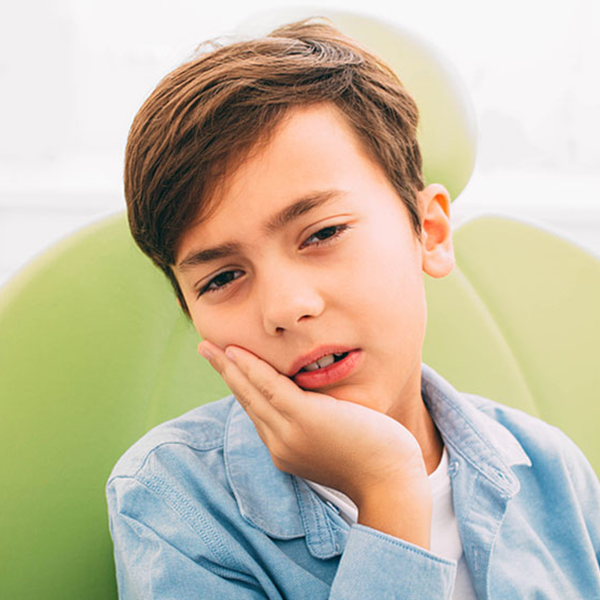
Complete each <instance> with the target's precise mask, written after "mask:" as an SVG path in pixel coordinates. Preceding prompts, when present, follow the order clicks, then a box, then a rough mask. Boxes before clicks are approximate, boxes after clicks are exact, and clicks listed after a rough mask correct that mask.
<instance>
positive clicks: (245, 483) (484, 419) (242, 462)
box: [224, 365, 531, 559]
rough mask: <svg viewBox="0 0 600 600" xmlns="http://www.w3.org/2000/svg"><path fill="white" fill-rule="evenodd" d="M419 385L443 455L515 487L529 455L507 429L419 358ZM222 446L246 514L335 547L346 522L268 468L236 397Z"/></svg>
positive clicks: (279, 532)
mask: <svg viewBox="0 0 600 600" xmlns="http://www.w3.org/2000/svg"><path fill="white" fill-rule="evenodd" d="M422 392H423V398H424V400H425V403H426V404H427V407H428V409H429V411H430V414H431V416H432V418H433V420H434V421H435V423H436V425H437V427H438V429H439V430H440V433H441V435H442V438H443V439H444V443H445V444H446V446H447V448H448V454H449V458H450V460H451V461H452V460H453V458H455V457H456V456H457V455H460V456H461V457H462V458H463V459H464V460H466V461H467V462H468V463H469V464H470V465H471V466H472V467H474V468H475V469H476V470H477V471H479V472H480V473H482V474H483V475H484V476H485V477H487V478H488V479H490V480H491V481H492V482H493V483H495V484H496V486H497V487H498V488H499V489H500V491H501V492H503V493H504V494H505V495H507V496H513V495H514V494H516V493H517V492H518V490H519V482H518V479H517V477H516V476H515V475H514V473H513V472H512V470H511V468H510V467H512V466H515V465H521V464H525V465H531V462H530V460H529V458H528V457H527V455H526V454H525V451H524V450H523V448H522V447H521V445H520V444H519V442H518V441H517V440H516V438H515V437H514V436H513V435H512V433H511V432H510V431H509V430H508V429H506V428H505V427H504V426H503V425H501V424H500V423H499V422H497V421H495V420H494V419H493V418H491V417H489V416H487V415H486V414H484V413H483V412H482V411H481V410H479V408H478V407H477V406H476V405H475V404H474V403H473V402H470V401H469V400H468V399H466V397H465V395H464V394H460V393H459V392H457V391H456V390H455V389H454V388H453V387H452V386H451V385H450V384H449V383H448V382H447V381H445V380H444V379H443V378H442V377H441V376H440V375H438V374H437V373H436V372H435V371H434V370H433V369H431V368H430V367H428V366H426V365H422ZM224 453H225V467H226V471H227V477H228V480H229V484H230V486H231V489H232V490H233V494H234V496H235V499H236V501H237V504H238V508H239V511H240V514H241V515H242V517H243V518H244V519H245V520H246V521H248V522H249V523H251V524H252V525H253V526H255V527H257V528H258V529H260V530H261V531H263V532H264V533H266V534H267V535H269V536H270V537H273V538H277V539H293V538H298V537H302V536H306V542H307V545H308V549H309V551H310V552H311V554H312V555H313V556H315V557H317V558H322V559H325V558H330V557H332V556H336V555H338V554H339V553H340V552H341V550H342V548H343V545H344V540H345V536H346V535H347V530H348V525H347V524H346V523H345V522H344V521H343V519H342V518H341V517H339V516H337V515H335V514H334V513H333V512H332V511H331V509H329V508H327V506H326V504H325V502H323V501H322V500H321V499H320V498H319V497H318V495H317V494H316V493H315V492H314V491H313V490H311V489H310V487H309V486H308V484H307V483H306V482H305V481H304V480H302V479H299V478H297V477H294V476H292V475H289V474H288V473H284V472H282V471H280V470H279V469H277V467H275V465H274V464H273V461H272V460H271V456H270V454H269V451H268V449H267V447H266V446H265V444H264V443H263V442H262V440H261V439H260V437H259V435H258V433H257V431H256V428H255V427H254V424H253V423H252V420H251V419H250V418H249V417H248V415H247V414H246V412H245V411H244V409H243V408H242V407H241V406H240V405H239V404H238V403H237V402H235V403H234V404H233V405H232V408H231V412H230V414H229V418H228V421H227V425H226V431H225V448H224Z"/></svg>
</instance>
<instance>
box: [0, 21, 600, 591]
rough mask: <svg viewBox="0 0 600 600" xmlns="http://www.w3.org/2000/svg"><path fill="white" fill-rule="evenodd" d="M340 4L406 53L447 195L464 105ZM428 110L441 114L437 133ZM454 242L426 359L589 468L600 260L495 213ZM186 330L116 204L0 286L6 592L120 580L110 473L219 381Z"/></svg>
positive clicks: (599, 458) (462, 175)
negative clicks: (551, 436) (569, 445)
mask: <svg viewBox="0 0 600 600" xmlns="http://www.w3.org/2000/svg"><path fill="white" fill-rule="evenodd" d="M344 19H345V20H344ZM280 20H284V19H280ZM335 20H338V22H339V24H340V26H341V27H342V28H344V29H346V30H347V31H348V32H349V33H351V34H355V35H357V34H356V31H355V30H353V27H356V28H358V31H359V33H361V32H362V33H364V34H365V35H366V38H367V39H372V40H377V42H378V43H371V44H370V45H371V46H373V47H374V49H375V50H379V52H380V53H381V54H383V55H384V56H386V57H387V58H388V60H389V59H390V56H392V57H394V56H396V57H397V58H398V57H400V58H398V60H392V61H391V62H394V63H398V65H400V64H402V63H403V61H406V62H408V63H409V64H411V65H413V67H414V65H415V64H416V65H417V68H413V71H414V72H413V74H412V75H411V76H407V77H403V75H402V70H401V68H400V66H398V71H399V72H400V73H401V77H402V78H403V79H404V80H405V83H406V84H407V87H409V89H411V90H413V89H414V91H413V93H415V95H416V96H417V99H418V101H419V103H420V104H421V105H422V113H423V128H424V133H423V139H422V143H423V148H424V155H425V162H426V175H427V179H428V180H429V181H441V182H442V183H444V184H445V185H446V187H448V189H449V190H450V191H451V194H452V195H453V196H456V195H458V194H459V193H460V191H461V189H462V188H463V187H464V185H465V184H466V181H467V180H468V178H469V176H470V173H471V170H472V166H473V159H474V143H473V139H474V135H473V127H472V120H471V118H470V116H469V113H468V110H466V109H465V107H464V103H463V102H464V99H462V97H461V94H460V92H456V89H455V87H452V86H451V85H450V84H449V83H448V81H447V80H446V79H445V78H446V77H447V75H445V74H444V73H445V71H443V70H441V71H440V69H439V65H438V63H437V62H436V61H437V59H434V58H432V55H430V54H428V51H427V50H426V49H425V50H423V48H421V47H420V46H419V43H418V42H416V41H415V40H414V39H413V38H411V37H403V35H402V34H399V33H398V32H397V31H396V30H394V29H392V28H391V27H389V26H385V25H382V24H381V23H379V22H377V21H373V20H368V19H367V20H365V19H364V18H357V17H353V16H348V15H337V16H336V17H335V18H334V21H335ZM357 37H361V36H360V35H357ZM363 37H364V36H363ZM379 43H382V44H383V45H384V47H383V48H379V47H378V44H379ZM415 48H419V52H420V53H421V54H419V56H420V58H419V59H418V60H417V59H415V57H414V55H413V53H414V52H415ZM406 51H408V52H409V54H410V55H411V58H410V59H408V58H406V57H405V58H402V56H404V55H403V52H406ZM438 71H439V73H438ZM419 73H420V74H421V75H422V76H423V81H424V82H425V84H424V85H422V86H420V84H419ZM411 78H412V79H411ZM409 79H411V82H409V81H408V80H409ZM411 86H412V87H411ZM432 86H434V88H435V86H442V89H445V90H446V92H445V94H446V98H447V99H448V103H444V111H450V113H448V114H446V112H444V113H442V112H441V109H439V107H438V109H439V110H437V109H436V106H435V102H433V103H429V104H428V102H426V101H425V100H423V101H421V99H420V98H421V97H422V95H423V94H424V95H425V96H427V95H428V94H429V93H430V92H431V89H432ZM417 90H419V91H417ZM428 90H429V92H428ZM449 106H450V107H449ZM436 119H437V122H444V123H450V125H451V126H449V127H447V131H448V133H447V135H444V136H442V137H444V140H443V141H442V143H441V144H440V143H438V142H439V140H438V141H437V142H436V139H435V136H434V135H432V132H433V131H435V123H436ZM438 137H439V136H438ZM455 247H456V254H457V264H458V265H457V268H456V270H455V272H454V273H453V274H452V275H451V276H450V277H448V278H446V279H442V280H430V279H428V280H427V282H426V285H427V294H428V301H429V325H428V333H427V339H426V344H425V349H424V357H423V358H424V361H425V362H427V363H428V364H430V365H431V366H432V367H434V368H435V369H436V370H438V371H439V372H440V373H441V374H442V375H444V376H445V377H447V378H448V379H449V380H450V381H451V382H452V383H453V384H454V385H455V387H457V388H458V389H462V390H465V391H470V392H474V393H479V394H482V395H485V396H488V397H491V398H494V399H496V400H498V401H501V402H503V403H506V404H509V405H512V406H516V407H519V408H521V409H523V410H525V411H528V412H530V413H533V414H535V415H538V416H540V417H542V418H544V419H545V420H547V421H549V422H551V423H554V424H556V425H557V426H559V427H561V428H562V429H563V430H564V431H566V432H567V433H568V434H569V435H570V436H571V437H572V438H573V439H574V440H575V441H576V442H577V443H578V444H579V446H580V447H581V448H582V449H583V451H584V452H585V453H586V455H587V456H588V458H589V459H590V461H591V462H592V464H593V465H594V467H595V469H596V471H597V472H600V436H598V435H597V430H598V421H599V417H600V408H599V406H600V402H598V399H599V398H598V390H599V389H600V369H598V366H597V363H598V352H597V340H598V339H600V311H599V307H600V261H599V260H597V259H596V258H594V257H592V256H591V255H589V254H587V253H585V252H584V251H582V250H580V249H578V248H576V247H575V246H573V245H571V244H569V243H568V242H565V241H564V240H562V239H559V238H557V237H555V236H553V235H550V234H548V233H546V232H544V231H542V230H540V229H537V228H535V227H532V226H530V225H524V224H522V223H519V222H517V221H513V220H511V219H505V218H497V217H496V218H492V217H489V218H480V219H478V220H475V221H471V222H470V223H467V224H465V225H464V226H462V227H461V228H460V229H458V230H457V231H456V232H455ZM197 342H198V340H197V334H196V332H195V331H194V329H193V328H192V326H191V325H190V323H189V322H188V321H187V319H186V318H185V317H184V316H183V314H182V313H181V311H180V310H179V308H178V306H177V304H176V302H175V297H174V295H173V293H172V291H171V289H170V287H169V284H168V283H167V281H166V280H165V279H164V277H163V275H162V274H161V273H159V272H158V271H157V270H156V269H155V268H154V267H153V266H152V265H151V264H150V262H149V261H148V260H147V259H146V258H145V257H143V256H142V255H141V253H140V252H139V251H138V250H137V248H136V247H135V246H134V244H133V242H132V240H131V238H130V236H129V233H128V229H127V224H126V220H125V217H124V215H122V214H119V215H115V216H114V217H111V218H108V219H106V220H104V221H102V222H100V223H98V224H96V225H94V226H92V227H89V228H87V229H85V230H83V231H81V232H79V233H78V234H76V235H74V236H72V237H70V238H69V239H67V240H65V241H63V242H62V243H60V244H58V245H57V246H56V247H54V248H52V249H51V250H49V251H48V252H46V253H45V254H44V255H42V256H41V257H39V258H38V259H37V260H35V261H34V262H32V263H31V264H30V265H29V266H27V267H26V268H25V269H23V270H22V271H21V272H20V273H19V274H18V275H17V276H16V277H15V278H14V279H13V280H12V281H10V282H9V283H8V284H7V285H5V286H4V287H3V288H1V289H0V406H1V407H2V412H1V418H0V467H1V470H0V477H1V481H2V486H1V488H0V507H1V511H0V597H1V598H6V599H11V600H20V599H23V600H34V599H35V600H38V599H41V598H44V599H45V600H53V599H57V600H58V599H60V600H71V599H85V600H109V599H111V598H116V597H117V591H116V581H115V575H114V567H113V558H112V543H111V539H110V535H109V529H108V518H107V513H106V504H105V500H104V485H105V482H106V480H107V478H108V475H109V473H110V471H111V469H112V467H113V465H114V463H115V462H116V460H117V459H118V457H119V456H120V455H121V454H122V453H123V452H124V451H125V450H126V449H127V448H128V447H129V446H130V445H131V444H132V443H133V442H134V441H135V440H136V439H138V438H139V437H140V436H141V435H142V434H143V433H144V432H146V431H147V430H148V429H149V428H151V427H152V426H154V425H156V424H158V423H159V422H161V421H164V420H166V419H169V418H171V417H175V416H177V415H179V414H181V413H183V412H184V411H187V410H189V409H191V408H193V407H195V406H197V405H199V404H202V403H205V402H209V401H211V400H214V399H216V398H219V397H222V396H224V395H226V394H227V393H228V391H227V389H226V387H225V386H224V384H223V383H222V382H221V381H220V380H219V378H218V377H217V376H216V375H215V373H214V372H213V371H212V369H211V368H210V366H208V364H207V363H206V361H204V360H202V359H200V358H199V357H198V355H197V353H196V346H197Z"/></svg>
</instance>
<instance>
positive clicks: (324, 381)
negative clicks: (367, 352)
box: [292, 348, 363, 390]
mask: <svg viewBox="0 0 600 600" xmlns="http://www.w3.org/2000/svg"><path fill="white" fill-rule="evenodd" d="M362 358H363V352H362V350H360V349H359V348H356V349H355V350H349V351H347V352H341V353H339V354H338V353H331V354H326V355H325V356H322V357H321V358H318V359H317V360H315V361H314V362H312V363H309V364H307V365H304V367H302V369H300V370H299V371H298V372H297V373H296V374H295V375H294V376H293V377H292V379H293V380H294V381H295V382H296V384H297V385H299V386H300V387H301V388H304V389H305V390H309V389H318V388H320V387H324V386H327V385H333V384H334V383H337V382H339V381H341V380H342V379H345V378H346V377H348V376H349V375H351V374H352V373H353V372H354V371H355V370H356V369H357V368H358V367H359V365H360V364H361V362H362Z"/></svg>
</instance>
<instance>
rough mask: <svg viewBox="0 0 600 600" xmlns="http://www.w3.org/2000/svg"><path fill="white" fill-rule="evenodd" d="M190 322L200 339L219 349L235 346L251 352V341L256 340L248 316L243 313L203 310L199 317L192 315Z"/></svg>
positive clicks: (197, 314) (211, 309)
mask: <svg viewBox="0 0 600 600" xmlns="http://www.w3.org/2000/svg"><path fill="white" fill-rule="evenodd" d="M192 320H193V323H194V327H195V328H196V331H197V332H198V334H199V335H200V337H201V338H202V339H206V340H209V341H210V342H212V343H213V344H216V345H217V346H219V347H220V348H225V347H226V346H230V345H235V346H241V347H242V348H246V349H249V350H252V340H256V339H257V335H256V331H254V330H253V327H252V325H251V323H250V318H249V315H248V314H246V313H244V312H243V311H222V310H215V309H213V308H208V309H207V308H205V309H204V310H203V311H202V314H201V315H200V314H199V313H196V314H192Z"/></svg>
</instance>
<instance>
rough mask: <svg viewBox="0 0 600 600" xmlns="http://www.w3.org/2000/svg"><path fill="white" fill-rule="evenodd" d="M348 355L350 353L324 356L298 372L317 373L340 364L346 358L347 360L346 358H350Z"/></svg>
mask: <svg viewBox="0 0 600 600" xmlns="http://www.w3.org/2000/svg"><path fill="white" fill-rule="evenodd" d="M348 354H349V352H342V353H341V354H335V353H333V354H326V355H325V356H322V357H321V358H319V359H318V360H315V361H314V362H311V363H309V364H308V365H305V366H304V367H302V368H301V369H300V371H298V372H299V373H304V372H307V371H308V372H310V371H316V370H317V369H324V368H326V367H329V366H330V365H332V364H334V363H336V362H339V361H340V360H344V358H346V356H348Z"/></svg>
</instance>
